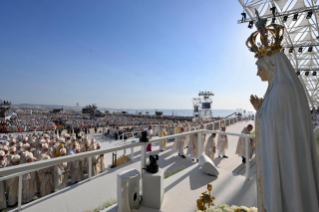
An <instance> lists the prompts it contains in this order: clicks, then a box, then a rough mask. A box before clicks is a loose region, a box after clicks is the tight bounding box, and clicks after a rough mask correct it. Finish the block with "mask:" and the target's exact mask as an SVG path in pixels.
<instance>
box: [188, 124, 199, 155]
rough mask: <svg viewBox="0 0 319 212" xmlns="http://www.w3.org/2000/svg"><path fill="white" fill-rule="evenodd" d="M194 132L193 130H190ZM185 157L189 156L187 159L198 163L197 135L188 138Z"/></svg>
mask: <svg viewBox="0 0 319 212" xmlns="http://www.w3.org/2000/svg"><path fill="white" fill-rule="evenodd" d="M191 131H194V128H192V129H191ZM186 154H187V155H189V159H190V160H192V161H198V134H197V133H195V134H191V135H190V136H189V142H188V148H187V153H186Z"/></svg>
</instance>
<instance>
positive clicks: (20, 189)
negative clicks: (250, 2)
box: [18, 175, 22, 211]
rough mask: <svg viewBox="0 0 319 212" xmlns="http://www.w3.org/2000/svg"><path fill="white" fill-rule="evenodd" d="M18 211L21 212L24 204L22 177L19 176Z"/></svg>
mask: <svg viewBox="0 0 319 212" xmlns="http://www.w3.org/2000/svg"><path fill="white" fill-rule="evenodd" d="M18 189H19V192H18V211H21V203H22V175H19V188H18Z"/></svg>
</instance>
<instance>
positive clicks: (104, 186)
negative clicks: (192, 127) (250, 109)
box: [22, 122, 257, 212]
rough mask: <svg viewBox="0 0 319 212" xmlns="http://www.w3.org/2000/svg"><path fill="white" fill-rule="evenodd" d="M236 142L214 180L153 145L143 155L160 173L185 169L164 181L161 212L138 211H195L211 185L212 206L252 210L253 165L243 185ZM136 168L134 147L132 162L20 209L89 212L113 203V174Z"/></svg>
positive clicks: (239, 126)
mask: <svg viewBox="0 0 319 212" xmlns="http://www.w3.org/2000/svg"><path fill="white" fill-rule="evenodd" d="M248 124H253V122H241V123H237V124H235V125H232V126H229V127H227V131H229V132H234V133H240V132H241V130H242V129H243V127H245V126H247V125H248ZM94 137H96V138H97V140H99V139H102V138H103V137H100V138H99V135H94ZM103 140H104V139H103ZM237 140H238V138H237V137H233V136H229V149H228V150H227V152H226V154H227V155H228V156H229V158H227V159H224V158H215V159H214V163H215V164H216V165H217V167H218V168H219V171H220V175H219V177H218V178H216V177H213V176H208V175H205V174H203V173H202V172H201V171H200V170H198V169H199V168H198V166H197V163H193V162H191V161H190V160H189V159H183V158H181V157H179V156H177V153H175V152H173V151H171V149H170V147H171V145H172V143H169V147H168V150H166V151H164V152H159V149H158V145H156V144H155V145H153V151H152V152H150V153H147V154H148V155H149V154H158V155H159V158H160V159H159V165H160V167H161V168H162V169H164V170H165V171H172V170H174V169H176V168H180V167H182V166H185V167H186V169H185V170H183V171H181V172H179V173H177V174H175V175H173V176H172V177H169V178H167V179H165V198H164V203H163V206H162V209H161V210H152V209H149V208H143V207H142V208H140V210H139V211H150V212H151V211H191V210H193V209H194V210H195V209H196V208H195V206H196V199H198V197H199V196H200V195H201V193H202V192H204V191H205V190H206V185H207V183H212V184H213V186H214V188H213V195H214V196H215V197H216V200H215V203H216V204H221V203H226V204H236V205H245V206H256V205H257V203H256V181H255V172H256V170H255V165H254V163H252V164H251V169H250V173H251V174H250V176H251V180H250V181H246V180H245V177H244V174H245V167H244V166H243V165H242V164H241V158H240V157H238V156H237V155H235V154H234V153H235V149H236V145H237ZM116 143H118V142H116V141H110V140H109V141H107V142H101V144H102V148H107V147H110V146H114V145H116ZM126 153H127V154H128V155H130V150H127V152H126ZM120 154H122V153H121V152H118V155H120ZM105 164H111V154H108V155H105ZM140 164H141V163H140V148H139V147H136V148H135V149H134V160H133V162H129V163H126V164H124V165H122V166H119V167H116V168H114V169H110V170H109V171H107V172H104V173H102V174H100V175H98V176H95V177H93V178H92V180H91V181H88V180H84V181H82V182H80V183H77V184H75V185H72V186H70V187H67V188H65V189H64V190H61V191H59V192H55V193H53V194H51V195H48V196H46V197H44V198H39V199H38V200H36V201H33V202H31V203H29V204H26V205H23V206H22V209H23V211H26V212H40V211H41V212H42V211H47V212H51V211H52V212H55V211H57V212H81V211H85V210H92V209H94V208H96V207H99V206H100V205H102V204H103V203H104V202H105V201H107V200H109V199H111V198H113V199H116V176H117V173H120V172H122V171H124V170H127V169H130V168H136V169H138V170H140ZM188 208H189V209H190V210H188ZM185 209H186V210H185ZM113 210H114V211H117V209H116V205H115V206H114V207H110V208H108V209H107V211H113ZM105 211H106V210H105Z"/></svg>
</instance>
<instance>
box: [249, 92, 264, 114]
mask: <svg viewBox="0 0 319 212" xmlns="http://www.w3.org/2000/svg"><path fill="white" fill-rule="evenodd" d="M250 102H251V104H252V105H253V107H254V108H255V110H258V109H259V108H260V107H261V104H262V102H263V99H262V98H258V96H256V95H251V96H250Z"/></svg>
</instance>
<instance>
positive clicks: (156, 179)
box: [142, 169, 164, 209]
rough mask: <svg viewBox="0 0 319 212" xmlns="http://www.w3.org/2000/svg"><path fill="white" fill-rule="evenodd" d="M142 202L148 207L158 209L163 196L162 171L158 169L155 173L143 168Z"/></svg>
mask: <svg viewBox="0 0 319 212" xmlns="http://www.w3.org/2000/svg"><path fill="white" fill-rule="evenodd" d="M142 178H143V202H142V205H143V206H145V207H149V208H154V209H160V208H161V205H162V202H163V198H164V171H163V170H162V169H158V172H157V173H156V174H152V173H149V172H146V171H145V170H143V173H142Z"/></svg>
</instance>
